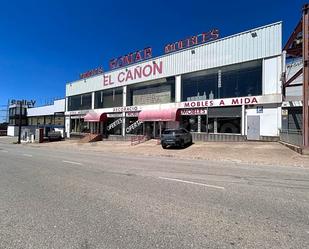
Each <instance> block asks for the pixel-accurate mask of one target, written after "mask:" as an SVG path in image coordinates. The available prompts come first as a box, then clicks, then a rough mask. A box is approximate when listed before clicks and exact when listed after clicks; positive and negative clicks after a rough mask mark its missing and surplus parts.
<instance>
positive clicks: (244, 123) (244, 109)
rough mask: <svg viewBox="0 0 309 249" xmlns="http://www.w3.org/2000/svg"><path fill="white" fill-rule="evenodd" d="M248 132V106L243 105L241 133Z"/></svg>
mask: <svg viewBox="0 0 309 249" xmlns="http://www.w3.org/2000/svg"><path fill="white" fill-rule="evenodd" d="M245 133H246V106H245V105H242V106H241V135H245Z"/></svg>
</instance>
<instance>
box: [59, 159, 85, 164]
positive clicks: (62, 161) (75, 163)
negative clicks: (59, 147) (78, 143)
mask: <svg viewBox="0 0 309 249" xmlns="http://www.w3.org/2000/svg"><path fill="white" fill-rule="evenodd" d="M62 162H63V163H70V164H76V165H82V163H78V162H72V161H65V160H62Z"/></svg>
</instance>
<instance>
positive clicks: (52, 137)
mask: <svg viewBox="0 0 309 249" xmlns="http://www.w3.org/2000/svg"><path fill="white" fill-rule="evenodd" d="M61 139H62V134H61V132H60V131H50V132H48V141H60V140H61Z"/></svg>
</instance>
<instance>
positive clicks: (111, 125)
mask: <svg viewBox="0 0 309 249" xmlns="http://www.w3.org/2000/svg"><path fill="white" fill-rule="evenodd" d="M106 131H107V134H110V135H121V131H122V118H108V120H107V126H106Z"/></svg>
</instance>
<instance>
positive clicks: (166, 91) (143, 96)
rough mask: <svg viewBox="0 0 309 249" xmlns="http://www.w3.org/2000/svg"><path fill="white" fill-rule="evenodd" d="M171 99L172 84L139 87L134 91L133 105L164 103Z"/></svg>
mask: <svg viewBox="0 0 309 249" xmlns="http://www.w3.org/2000/svg"><path fill="white" fill-rule="evenodd" d="M170 101H171V86H170V85H160V86H157V87H151V88H145V89H137V90H134V91H133V105H149V104H162V103H169V102H170Z"/></svg>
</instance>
